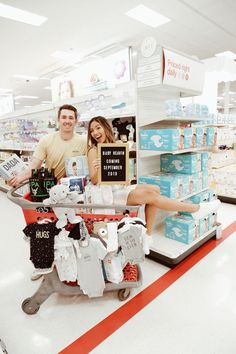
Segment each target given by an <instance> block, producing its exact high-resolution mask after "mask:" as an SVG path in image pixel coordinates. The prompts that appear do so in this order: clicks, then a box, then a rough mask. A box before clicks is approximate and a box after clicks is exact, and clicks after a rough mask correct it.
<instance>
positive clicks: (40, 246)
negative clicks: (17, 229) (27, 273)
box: [23, 222, 60, 274]
mask: <svg viewBox="0 0 236 354" xmlns="http://www.w3.org/2000/svg"><path fill="white" fill-rule="evenodd" d="M23 232H24V234H25V235H26V236H27V237H28V238H29V239H30V260H31V261H32V262H33V264H34V266H35V268H36V271H37V272H38V274H46V273H49V272H51V271H52V268H53V261H54V237H55V236H56V235H58V233H59V232H60V229H58V228H57V227H56V226H55V224H54V223H52V222H50V223H48V224H38V223H34V224H30V225H27V226H26V227H25V228H24V230H23Z"/></svg>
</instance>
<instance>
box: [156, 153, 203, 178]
mask: <svg viewBox="0 0 236 354" xmlns="http://www.w3.org/2000/svg"><path fill="white" fill-rule="evenodd" d="M161 171H163V172H174V173H176V172H177V173H184V174H185V173H186V174H192V173H195V172H199V171H201V154H200V153H188V154H178V155H171V154H166V155H161Z"/></svg>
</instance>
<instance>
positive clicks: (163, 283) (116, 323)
mask: <svg viewBox="0 0 236 354" xmlns="http://www.w3.org/2000/svg"><path fill="white" fill-rule="evenodd" d="M235 231H236V221H235V222H233V223H232V224H231V225H229V226H228V227H227V228H226V229H224V230H223V232H222V238H221V239H219V240H216V239H214V238H212V239H210V240H209V241H208V242H207V243H205V244H204V245H203V246H201V247H200V248H199V249H197V250H196V251H195V252H194V253H192V254H191V255H190V256H189V257H187V258H186V259H185V260H183V261H182V262H181V263H180V264H178V265H177V266H176V267H175V268H173V269H171V270H169V271H168V272H167V273H165V274H164V275H162V276H161V277H160V278H158V279H157V280H156V281H154V282H153V283H152V284H150V285H149V286H148V287H147V288H145V289H144V290H142V291H141V292H140V293H139V294H137V295H136V296H135V297H133V298H132V299H131V300H130V301H128V302H126V303H125V304H124V305H123V306H121V307H120V308H119V309H117V310H116V311H114V312H113V313H112V314H111V315H109V316H108V317H106V318H105V319H104V320H103V321H101V322H99V323H98V324H97V325H95V326H94V327H92V328H91V329H90V330H89V331H87V332H86V333H84V334H83V335H82V336H81V337H79V338H78V339H77V340H75V341H74V342H73V343H72V344H70V345H69V346H68V347H66V348H65V349H63V350H62V351H61V352H60V354H87V353H89V352H90V351H91V350H92V349H94V348H95V347H96V346H98V345H99V344H100V343H101V342H103V341H104V340H105V339H106V338H107V337H109V336H110V335H111V334H112V333H114V332H115V331H116V330H118V329H119V328H120V327H121V326H122V325H124V324H125V323H126V322H127V321H128V320H130V319H131V318H132V317H133V316H134V315H135V314H136V313H138V312H139V311H141V310H142V309H143V308H144V307H145V306H147V305H148V304H149V303H150V302H151V301H153V300H154V299H155V298H156V297H157V296H159V295H160V294H161V293H162V292H163V291H164V290H166V289H167V288H168V287H169V286H170V285H171V284H173V283H174V282H175V281H176V280H177V279H179V278H180V277H181V276H182V275H183V274H184V273H186V272H187V271H188V270H189V269H190V268H192V267H193V266H194V265H195V264H196V263H198V262H199V261H200V260H201V259H202V258H204V257H205V256H206V255H207V254H208V253H210V252H211V251H212V250H213V249H214V248H216V247H217V246H218V245H219V244H221V243H222V242H223V241H224V240H226V239H227V238H228V237H229V236H230V235H231V234H232V233H233V232H235Z"/></svg>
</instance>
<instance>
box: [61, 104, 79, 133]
mask: <svg viewBox="0 0 236 354" xmlns="http://www.w3.org/2000/svg"><path fill="white" fill-rule="evenodd" d="M76 123H77V120H76V118H75V112H74V111H71V110H69V109H62V110H61V112H60V116H59V127H60V131H61V132H64V133H71V132H73V131H74V128H75V125H76Z"/></svg>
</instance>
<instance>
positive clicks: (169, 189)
mask: <svg viewBox="0 0 236 354" xmlns="http://www.w3.org/2000/svg"><path fill="white" fill-rule="evenodd" d="M138 183H139V184H153V185H156V186H159V187H160V193H161V195H164V196H166V197H169V198H173V199H176V198H179V180H178V179H177V178H176V177H173V176H172V175H158V176H140V177H139V179H138Z"/></svg>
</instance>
